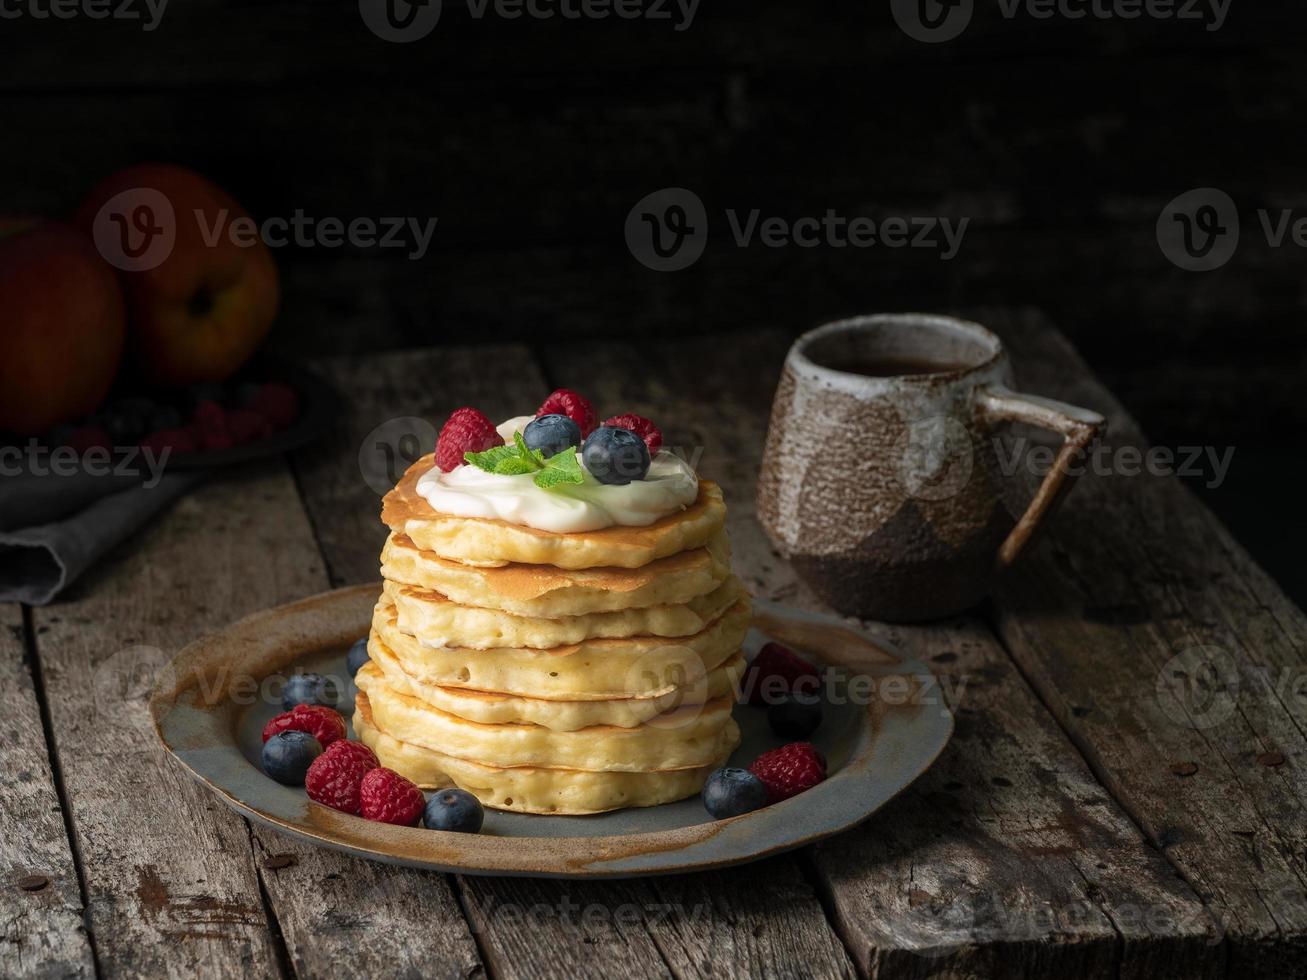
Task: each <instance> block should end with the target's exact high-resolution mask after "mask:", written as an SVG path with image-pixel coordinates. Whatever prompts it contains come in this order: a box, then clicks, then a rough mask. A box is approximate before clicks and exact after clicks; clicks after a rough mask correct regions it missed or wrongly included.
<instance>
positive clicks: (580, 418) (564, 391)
mask: <svg viewBox="0 0 1307 980" xmlns="http://www.w3.org/2000/svg"><path fill="white" fill-rule="evenodd" d="M541 415H566V416H567V417H568V418H569V419H571V420H572V421H573V422H575V423H576V425H577V428H579V429H580V430H581V435H582V437H584V436H588V435H589V434H590V433H591V432H593V431H594V430H595V426H596V425H598V424H599V416H597V415H596V414H595V410H594V406H593V405H591V404H590V403H589V402H588V401H586V400H585V399H584V398H583V397H581V396H580V395H578V394H577V393H576V392H575V391H573V390H572V389H571V388H559V389H558V390H557V391H555V392H554V393H553V394H552V395H550V396H549V397H548V398H546V399H545V400H544V402H543V403H542V404H541V405H540V407H539V408H537V409H536V418H539V417H540V416H541Z"/></svg>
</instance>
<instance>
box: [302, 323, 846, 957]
mask: <svg viewBox="0 0 1307 980" xmlns="http://www.w3.org/2000/svg"><path fill="white" fill-rule="evenodd" d="M590 364H591V368H592V369H593V370H595V371H597V372H602V371H604V370H606V368H607V361H606V360H598V361H591V362H590ZM320 366H321V367H322V369H323V370H324V372H325V373H327V374H328V376H330V377H331V378H332V379H333V380H334V381H335V382H336V384H337V385H338V386H339V387H340V388H341V389H342V390H343V391H344V392H345V393H346V395H347V400H348V402H349V404H350V408H349V409H348V411H347V413H346V415H345V416H344V417H343V418H342V420H341V425H340V426H339V427H338V432H337V434H336V437H335V441H334V443H333V445H332V446H331V447H330V448H322V449H319V450H315V451H306V452H304V453H301V454H299V456H298V457H297V460H296V467H297V471H298V473H299V477H300V485H301V489H302V491H303V493H304V498H305V501H306V504H307V506H308V509H309V513H310V515H311V516H312V519H313V521H314V525H315V527H317V528H318V533H319V537H320V540H321V541H322V545H323V552H324V554H325V555H326V556H327V560H328V563H329V565H330V567H331V570H332V578H333V581H337V582H342V583H343V582H351V581H359V580H362V581H367V580H368V579H371V578H375V577H376V576H377V555H378V553H379V551H380V547H381V541H382V540H383V538H384V533H385V532H384V529H383V528H382V527H381V525H380V523H379V521H378V518H377V513H378V509H379V499H378V496H377V494H376V492H375V490H373V489H371V488H370V487H369V486H368V484H367V482H366V481H365V480H364V479H363V478H362V477H361V476H360V471H359V469H358V464H357V459H358V454H359V450H360V446H362V447H363V450H364V452H365V453H371V452H373V451H374V450H375V441H371V442H370V441H368V440H367V439H366V438H365V437H366V436H367V434H368V433H370V432H374V430H375V429H376V427H377V426H379V425H381V424H383V423H384V422H385V421H386V420H387V419H390V418H393V417H399V416H405V415H419V416H425V417H426V418H428V419H430V420H432V421H433V422H435V423H436V424H437V425H439V424H441V423H443V421H444V419H445V417H446V416H447V415H448V414H449V412H450V411H452V410H453V409H455V408H457V407H459V406H461V405H465V404H466V405H474V406H476V407H478V408H480V409H481V410H482V411H484V412H486V413H487V414H488V415H489V416H490V417H491V418H492V419H494V420H495V421H499V420H500V419H503V418H508V417H510V416H513V415H519V414H529V413H530V412H532V411H534V410H535V408H536V406H537V405H538V404H539V403H540V402H541V401H543V400H544V397H545V396H546V395H547V394H548V393H549V391H550V390H551V389H550V386H549V384H548V383H547V382H546V380H545V379H544V377H543V376H542V374H541V373H540V371H539V369H538V367H537V365H536V363H535V361H534V360H533V359H532V357H531V356H530V354H529V353H528V352H527V351H526V350H525V349H524V348H520V347H510V348H478V349H475V350H470V349H444V350H438V351H434V350H433V351H418V352H411V353H407V354H404V353H400V354H386V355H382V356H379V357H372V358H368V359H366V360H363V361H361V362H360V361H358V360H334V361H328V362H324V363H323V364H321V365H320ZM669 394H670V393H669ZM460 889H461V891H462V894H463V900H464V905H465V908H466V910H467V913H468V917H469V920H470V921H471V923H472V927H473V928H474V929H475V930H476V932H477V935H478V942H479V944H480V947H481V949H482V951H483V952H484V955H485V957H486V959H487V965H488V966H489V968H490V970H491V972H492V973H493V974H494V975H496V976H503V977H532V978H534V977H541V976H544V977H553V976H557V977H572V976H578V977H581V976H584V977H611V976H615V975H635V976H668V975H674V976H716V975H729V976H749V975H755V976H796V975H813V976H849V975H851V965H850V963H849V960H848V958H847V956H846V955H845V953H844V950H843V948H842V947H841V945H840V942H839V940H838V939H837V938H836V936H835V934H834V932H833V931H832V930H831V928H830V926H829V924H828V923H827V921H826V918H825V915H824V914H823V912H822V908H821V906H820V905H819V904H818V902H817V899H816V896H815V894H814V892H813V889H812V888H811V887H810V886H809V884H808V883H807V882H806V881H805V880H804V878H803V876H802V874H801V872H800V869H799V867H798V865H797V864H796V863H795V862H794V860H793V859H791V858H781V859H778V860H776V861H772V862H769V863H768V864H766V865H765V866H763V867H762V868H761V869H749V870H747V871H744V872H741V873H722V874H714V875H690V876H678V877H675V878H669V879H658V880H657V881H652V880H633V881H630V882H613V883H608V882H584V883H582V882H551V881H528V880H521V879H511V878H499V879H495V878H461V879H460Z"/></svg>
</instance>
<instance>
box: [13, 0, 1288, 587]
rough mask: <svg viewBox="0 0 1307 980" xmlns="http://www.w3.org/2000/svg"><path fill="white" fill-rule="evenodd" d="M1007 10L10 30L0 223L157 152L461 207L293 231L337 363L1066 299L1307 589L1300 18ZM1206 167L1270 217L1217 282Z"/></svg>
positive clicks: (1270, 554)
mask: <svg viewBox="0 0 1307 980" xmlns="http://www.w3.org/2000/svg"><path fill="white" fill-rule="evenodd" d="M114 2H115V3H117V2H120V0H114ZM138 2H139V0H138ZM997 10H998V5H997V2H996V0H977V12H976V15H975V18H974V20H973V22H972V24H971V26H970V27H969V28H968V30H967V31H966V32H965V33H964V34H963V35H962V36H961V37H960V38H958V39H957V40H954V41H952V42H949V43H946V44H939V45H926V44H922V43H919V42H917V41H914V40H911V39H909V38H908V37H906V36H905V35H904V34H903V33H902V32H901V31H900V30H899V29H898V27H897V26H896V25H895V23H894V21H893V20H892V18H891V15H890V11H889V4H888V2H856V3H855V2H845V0H829V2H824V3H822V4H819V5H811V6H809V5H803V4H796V3H793V2H786V0H751V2H746V0H704V2H703V3H702V5H701V7H700V9H699V11H698V13H697V16H696V18H695V20H694V22H693V24H692V25H691V26H690V28H689V29H688V30H685V31H683V32H677V31H675V30H674V29H673V27H672V25H671V24H670V23H668V22H647V21H638V20H637V21H631V22H625V21H619V20H609V21H599V22H595V21H571V20H567V21H564V20H557V19H556V20H552V21H540V20H532V19H522V20H519V21H504V20H501V19H497V18H489V19H486V20H480V21H478V20H474V19H472V18H470V17H469V16H468V14H467V13H466V10H465V9H464V8H463V6H462V5H461V4H456V3H453V2H450V0H446V2H445V4H444V12H443V15H442V19H441V22H440V24H439V26H438V27H437V29H436V30H435V32H434V33H433V34H432V35H431V36H430V37H428V38H427V39H425V40H423V41H421V42H419V43H416V44H411V45H396V44H388V43H385V42H383V41H381V40H379V39H378V38H376V37H375V36H373V35H372V34H371V33H370V32H369V31H368V30H367V29H366V28H365V26H364V24H363V22H362V19H361V18H360V16H359V12H358V8H357V4H356V3H353V2H345V0H332V2H324V0H317V2H308V0H299V2H291V0H282V2H277V3H268V2H266V0H173V3H172V4H171V5H169V7H168V8H167V9H166V11H165V13H164V15H163V18H162V21H161V22H160V24H159V26H158V28H157V29H156V30H154V31H152V32H148V33H147V32H144V31H142V30H141V27H140V25H139V23H136V22H132V21H119V20H107V21H92V20H89V19H87V18H85V17H81V18H76V19H73V20H68V21H55V20H34V19H32V18H31V17H30V16H29V17H23V18H20V19H12V20H2V21H0V107H2V108H0V123H2V124H3V125H2V127H0V133H3V137H0V138H2V139H3V146H4V152H3V153H0V187H3V192H0V193H3V203H2V204H0V211H3V210H8V211H40V212H45V213H52V214H62V213H66V212H68V211H69V210H71V208H72V207H73V206H75V204H76V203H77V201H78V199H79V196H80V195H81V194H82V193H84V191H85V190H86V189H87V188H88V187H89V186H90V185H91V184H92V183H93V182H94V181H95V180H96V179H97V178H98V177H100V176H101V175H103V174H105V173H107V172H109V171H111V170H113V169H114V168H116V167H119V166H121V165H125V164H129V163H133V162H138V161H141V160H150V159H160V160H171V161H176V162H180V163H184V164H188V165H191V166H194V167H196V168H197V169H199V170H202V171H204V172H206V173H208V174H209V175H211V176H212V177H213V178H214V179H216V180H217V181H219V182H220V183H222V184H224V185H225V186H227V187H228V188H229V189H230V190H232V191H233V192H234V193H235V195H236V196H237V197H238V198H239V199H240V200H241V201H242V202H243V203H244V204H245V205H246V206H247V208H249V209H250V210H251V211H252V212H254V213H255V214H256V215H257V216H261V217H266V216H276V215H290V214H292V213H293V212H294V211H295V210H296V209H302V210H303V211H304V212H305V213H307V214H309V215H313V216H316V217H326V216H335V217H340V218H344V219H349V218H352V217H355V216H372V217H375V216H382V215H401V216H412V217H416V218H425V217H428V216H437V217H438V218H439V226H438V229H437V232H436V235H435V239H434V246H433V249H432V251H431V253H430V254H429V255H427V256H426V257H425V258H424V259H422V260H421V261H410V260H408V259H407V258H405V255H404V253H403V251H402V250H401V251H385V250H373V251H366V250H353V251H351V250H349V249H326V248H312V249H298V250H297V249H291V248H288V249H283V250H280V251H279V253H278V258H279V261H280V263H281V266H282V269H283V272H284V276H285V312H284V315H283V317H282V321H281V323H280V324H279V326H278V329H277V334H276V336H275V338H274V341H273V342H274V344H275V345H276V346H277V347H279V348H281V349H283V350H289V351H296V352H301V353H304V354H306V355H315V356H317V355H323V354H336V353H350V352H355V351H361V350H373V349H379V348H390V347H403V346H413V345H423V346H426V345H438V344H444V343H469V342H479V341H521V342H525V343H527V344H529V345H532V346H533V347H535V348H536V349H537V350H538V351H543V352H547V351H548V349H549V348H550V346H551V345H553V344H556V343H561V342H572V341H578V340H579V341H584V340H585V339H587V338H596V337H611V336H615V335H621V336H622V337H627V338H630V337H634V338H639V337H640V336H642V335H651V336H653V335H656V336H658V337H660V338H663V339H666V338H669V337H674V336H677V335H691V334H695V333H699V332H701V331H703V330H704V329H706V328H712V329H714V330H724V329H725V330H735V331H738V333H739V336H740V343H742V344H747V343H748V338H749V336H750V334H751V332H756V331H759V330H763V329H774V328H780V329H783V330H788V331H792V332H797V331H799V330H801V329H803V328H806V327H809V326H812V325H815V324H817V323H819V322H822V321H824V320H827V319H830V318H834V317H837V316H842V315H848V314H853V313H859V312H868V311H880V310H894V309H906V308H913V309H930V310H936V309H951V308H958V307H969V306H974V305H977V304H1009V305H1035V306H1039V307H1042V308H1044V309H1045V310H1046V311H1047V312H1048V313H1049V314H1050V315H1051V317H1052V319H1054V320H1055V321H1056V322H1058V323H1059V324H1060V325H1061V326H1062V327H1063V328H1064V329H1065V330H1066V331H1067V332H1068V333H1069V334H1070V335H1071V337H1072V339H1073V341H1074V342H1075V343H1076V345H1077V346H1078V347H1079V348H1080V349H1081V350H1082V351H1083V352H1084V353H1085V355H1086V356H1087V358H1088V359H1089V360H1090V362H1091V363H1092V365H1093V367H1094V368H1095V369H1096V370H1097V371H1098V372H1099V373H1100V374H1101V375H1102V376H1103V377H1104V378H1105V379H1106V381H1107V382H1108V384H1109V385H1110V386H1111V387H1112V388H1113V389H1114V390H1115V391H1116V392H1117V393H1118V394H1119V395H1120V396H1121V398H1122V400H1123V401H1124V402H1125V404H1126V405H1127V406H1128V407H1129V408H1130V409H1131V410H1132V412H1133V413H1134V414H1135V415H1136V416H1137V417H1138V418H1139V419H1140V420H1141V422H1142V424H1143V425H1144V427H1145V428H1146V429H1147V430H1148V431H1149V433H1150V436H1151V438H1152V440H1153V441H1154V442H1155V443H1158V444H1163V445H1170V446H1180V445H1191V444H1195V445H1217V446H1225V445H1234V446H1236V447H1237V452H1236V456H1235V460H1234V466H1233V468H1232V470H1231V473H1230V476H1229V478H1228V480H1227V482H1226V483H1225V485H1224V486H1222V487H1220V488H1219V489H1217V490H1214V491H1211V492H1208V493H1207V494H1206V496H1207V497H1208V500H1209V502H1210V503H1211V504H1212V505H1213V506H1214V507H1215V508H1216V509H1217V510H1218V512H1220V513H1222V514H1223V515H1224V516H1225V517H1226V519H1227V520H1228V521H1230V522H1231V523H1232V525H1233V526H1234V529H1235V531H1236V533H1237V534H1238V535H1239V536H1240V537H1241V538H1242V539H1243V540H1245V541H1246V542H1247V543H1248V544H1249V546H1250V547H1251V548H1252V550H1253V551H1254V553H1255V554H1257V556H1258V557H1259V558H1260V559H1261V560H1262V561H1263V562H1264V563H1265V564H1266V565H1267V566H1268V567H1269V568H1270V569H1271V570H1272V572H1273V573H1275V574H1277V575H1278V576H1279V577H1280V578H1281V580H1282V581H1283V582H1284V584H1285V586H1286V588H1287V589H1288V590H1289V591H1290V592H1291V593H1293V594H1295V595H1296V596H1297V597H1298V599H1299V601H1300V602H1302V601H1305V599H1307V573H1304V571H1303V570H1302V569H1301V568H1300V567H1299V565H1300V563H1299V562H1298V561H1297V560H1296V556H1295V555H1294V554H1293V553H1292V551H1291V550H1290V545H1291V544H1292V540H1293V538H1294V535H1293V534H1290V533H1286V528H1289V529H1290V530H1302V529H1303V527H1304V524H1303V518H1302V517H1301V516H1299V515H1300V513H1301V512H1300V508H1299V507H1298V506H1297V498H1298V496H1299V495H1300V494H1299V492H1298V486H1299V485H1300V481H1301V480H1302V479H1303V478H1304V477H1307V467H1304V464H1303V463H1302V462H1299V461H1298V458H1297V457H1300V456H1301V449H1302V448H1303V443H1304V440H1303V439H1302V438H1301V436H1300V433H1301V432H1302V431H1303V426H1304V424H1307V408H1304V402H1303V399H1302V394H1301V386H1302V379H1303V377H1304V373H1305V371H1304V369H1305V368H1307V324H1304V322H1303V313H1304V307H1305V306H1307V289H1304V286H1303V281H1304V275H1303V273H1304V271H1307V250H1304V249H1302V248H1298V247H1295V246H1293V245H1285V246H1283V247H1280V248H1271V247H1269V246H1268V245H1267V243H1266V242H1265V241H1264V240H1262V239H1261V236H1260V232H1259V229H1258V223H1257V219H1256V211H1257V209H1259V208H1271V209H1273V210H1278V209H1279V208H1286V207H1287V208H1295V209H1299V208H1301V209H1302V211H1303V214H1304V215H1307V195H1304V191H1303V185H1304V178H1303V173H1304V164H1305V163H1307V153H1305V152H1304V151H1305V149H1307V136H1305V135H1304V126H1303V120H1304V119H1305V118H1307V112H1305V111H1304V110H1307V72H1304V70H1303V69H1302V67H1301V58H1302V55H1303V52H1304V45H1303V41H1304V39H1305V38H1307V14H1304V13H1303V12H1302V10H1301V6H1300V5H1299V4H1296V3H1294V2H1292V0H1274V2H1270V0H1259V2H1258V3H1257V4H1256V5H1254V4H1253V3H1251V2H1249V0H1234V2H1233V3H1232V4H1231V6H1230V9H1229V15H1228V18H1227V20H1226V22H1225V24H1224V26H1223V27H1222V28H1221V29H1220V30H1219V31H1214V32H1213V31H1207V30H1205V28H1204V25H1203V24H1201V23H1195V22H1187V21H1176V20H1168V21H1155V20H1149V19H1147V18H1144V19H1140V20H1135V21H1116V22H1102V21H1099V20H1096V19H1094V18H1086V19H1083V20H1076V21H1071V20H1066V19H1064V18H1061V17H1055V18H1053V19H1051V20H1036V19H1032V18H1031V17H1029V16H1024V15H1022V16H1019V17H1017V18H1016V19H1012V20H1008V19H1004V18H1002V17H1001V16H999V15H998V13H997ZM671 185H679V186H684V187H687V188H689V189H691V190H694V191H695V192H696V193H698V194H699V195H700V197H702V198H703V200H704V201H705V203H706V205H707V207H708V211H709V214H710V215H715V216H716V218H717V220H716V226H715V227H716V228H717V229H721V230H720V231H719V232H718V233H717V234H715V235H710V238H709V242H708V247H707V250H706V252H705V254H704V256H703V258H702V259H701V260H700V261H699V262H698V263H697V264H696V265H694V266H693V267H692V268H690V269H688V270H686V271H683V272H679V273H657V272H653V271H650V270H648V269H646V268H644V267H643V266H642V265H640V264H638V263H637V262H636V261H635V260H634V259H633V258H632V256H631V255H630V253H629V252H628V251H627V249H626V246H625V242H624V239H623V223H624V221H625V218H626V214H627V212H628V211H629V210H630V208H631V207H632V205H633V204H634V203H635V202H636V201H637V200H639V199H640V198H641V197H643V196H644V195H646V194H648V193H650V192H651V191H654V190H657V189H659V188H662V187H665V186H671ZM1196 186H1215V187H1219V188H1221V189H1223V190H1225V191H1227V192H1228V193H1229V194H1230V195H1231V196H1232V197H1233V198H1234V199H1235V201H1236V202H1237V204H1238V206H1239V208H1240V212H1241V217H1242V220H1243V226H1244V234H1243V239H1242V242H1241V245H1240V248H1239V250H1238V252H1237V253H1236V255H1235V256H1234V258H1233V259H1232V260H1231V261H1230V262H1229V264H1228V265H1226V266H1225V267H1224V268H1222V269H1220V270H1218V271H1215V272H1210V273H1188V272H1184V271H1181V270H1180V269H1177V268H1175V267H1174V266H1172V265H1171V264H1170V263H1169V262H1168V261H1167V259H1166V258H1165V257H1164V256H1163V254H1162V253H1161V251H1160V249H1159V248H1158V245H1157V242H1156V239H1155V234H1154V226H1155V223H1156V220H1157V216H1158V214H1159V212H1160V211H1161V209H1162V208H1163V207H1164V205H1165V204H1166V202H1168V201H1169V200H1171V199H1172V198H1173V197H1175V196H1176V195H1177V194H1179V193H1181V192H1183V191H1185V190H1188V189H1189V188H1192V187H1196ZM726 208H737V209H740V210H742V211H749V210H751V209H753V208H758V209H761V211H762V212H763V214H765V215H770V214H775V215H781V216H785V217H787V218H791V219H792V218H797V217H800V216H803V215H821V214H823V213H824V212H825V210H826V209H827V208H833V209H835V210H836V211H837V212H839V213H840V214H843V215H859V214H866V215H871V216H883V215H889V214H925V215H945V216H949V217H952V218H954V219H957V218H960V217H967V218H969V219H970V226H969V228H968V231H967V236H966V239H965V241H964V243H963V246H962V249H961V251H960V253H959V254H958V256H957V257H956V258H955V259H953V260H952V261H950V262H942V261H940V260H939V259H938V257H937V256H936V255H935V254H933V253H930V252H923V251H917V250H913V249H886V248H872V249H842V250H837V249H829V248H816V249H799V248H785V249H767V248H762V247H760V246H756V245H755V246H754V247H752V248H748V249H740V248H736V247H735V246H734V245H733V243H732V242H731V241H730V239H729V236H728V235H726V234H725V233H724V228H723V225H724V222H722V221H721V220H720V215H721V213H722V211H723V210H724V209H726ZM365 324H366V329H365V328H364V325H365ZM378 325H380V326H378ZM668 383H669V384H674V383H675V381H674V379H669V381H668ZM773 383H774V378H771V377H760V378H758V385H759V386H760V387H763V388H768V387H770V386H771V385H772V384H773ZM1199 489H1200V490H1201V489H1202V487H1201V486H1200V487H1199ZM1297 537H1298V539H1299V540H1300V539H1301V534H1299V535H1297Z"/></svg>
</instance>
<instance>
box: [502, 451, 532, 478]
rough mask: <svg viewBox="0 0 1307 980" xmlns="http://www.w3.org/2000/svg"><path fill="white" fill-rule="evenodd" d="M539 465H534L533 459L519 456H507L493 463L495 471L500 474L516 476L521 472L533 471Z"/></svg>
mask: <svg viewBox="0 0 1307 980" xmlns="http://www.w3.org/2000/svg"><path fill="white" fill-rule="evenodd" d="M539 469H540V467H539V466H538V465H536V461H535V460H533V459H523V458H522V457H521V456H516V455H514V456H509V457H507V458H505V459H501V460H500V461H499V462H498V463H496V464H495V469H494V472H495V473H499V474H500V475H502V476H518V475H519V474H522V473H535V472H536V471H537V470H539Z"/></svg>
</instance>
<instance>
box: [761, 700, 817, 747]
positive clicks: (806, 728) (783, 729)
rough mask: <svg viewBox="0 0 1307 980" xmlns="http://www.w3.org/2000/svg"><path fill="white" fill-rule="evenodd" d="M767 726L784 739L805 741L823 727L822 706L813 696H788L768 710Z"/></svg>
mask: <svg viewBox="0 0 1307 980" xmlns="http://www.w3.org/2000/svg"><path fill="white" fill-rule="evenodd" d="M767 724H769V725H771V730H772V731H773V732H775V733H776V734H777V735H779V736H781V737H782V738H788V739H796V740H797V739H805V738H807V737H808V736H809V735H811V734H812V733H813V732H815V731H816V730H817V728H818V726H820V725H821V705H820V704H818V703H817V699H816V698H815V697H812V696H807V697H799V696H796V695H793V694H787V695H786V696H785V697H784V698H782V699H781V700H779V701H777V702H776V703H775V704H772V705H770V706H769V707H768V708H767Z"/></svg>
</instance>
